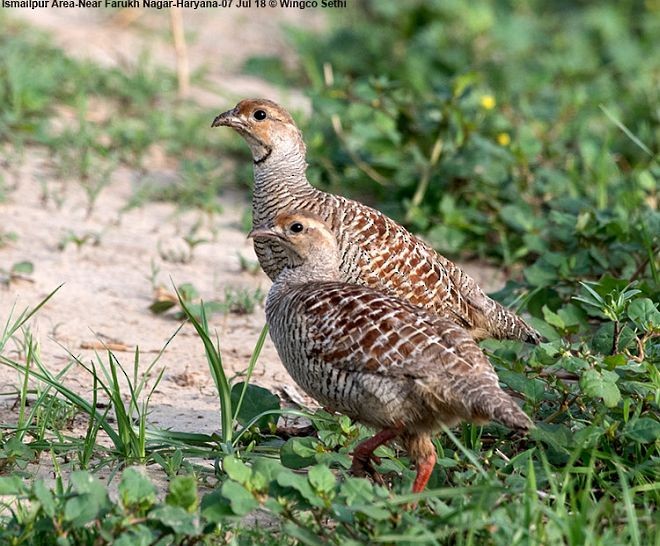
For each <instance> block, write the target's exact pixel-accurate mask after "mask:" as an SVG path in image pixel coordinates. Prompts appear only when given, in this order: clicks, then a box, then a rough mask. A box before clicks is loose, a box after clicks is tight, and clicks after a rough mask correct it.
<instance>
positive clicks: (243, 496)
mask: <svg viewBox="0 0 660 546" xmlns="http://www.w3.org/2000/svg"><path fill="white" fill-rule="evenodd" d="M221 491H222V495H223V496H224V497H225V498H226V499H227V500H228V501H229V504H230V506H231V510H232V512H233V513H234V514H236V515H237V516H245V515H246V514H249V513H250V512H252V510H254V509H255V508H257V507H258V506H259V503H258V502H257V501H256V499H255V498H254V496H253V495H252V493H250V492H249V491H248V490H247V489H245V487H243V486H242V485H241V484H240V483H237V482H235V481H226V482H225V483H223V484H222V488H221Z"/></svg>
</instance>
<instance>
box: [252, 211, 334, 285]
mask: <svg viewBox="0 0 660 546" xmlns="http://www.w3.org/2000/svg"><path fill="white" fill-rule="evenodd" d="M248 237H251V238H253V239H267V240H269V241H271V244H275V245H277V246H279V247H280V248H281V249H282V250H283V251H284V253H285V254H286V256H287V258H288V261H289V263H288V264H287V267H289V268H290V269H292V268H296V267H301V266H305V267H306V268H307V269H310V270H314V271H317V272H318V273H319V274H320V273H323V276H324V277H326V276H328V275H329V274H331V275H330V276H332V277H336V273H338V270H339V248H338V245H337V239H336V237H335V235H334V233H333V232H332V229H331V228H330V227H329V226H328V224H327V223H326V222H324V221H323V219H322V218H321V217H320V216H318V215H317V214H314V213H312V212H308V211H293V212H290V211H286V212H281V213H280V214H278V215H277V216H276V217H275V219H274V220H273V221H272V222H269V223H268V224H264V225H261V226H257V227H255V228H254V229H253V230H252V231H250V233H249V234H248Z"/></svg>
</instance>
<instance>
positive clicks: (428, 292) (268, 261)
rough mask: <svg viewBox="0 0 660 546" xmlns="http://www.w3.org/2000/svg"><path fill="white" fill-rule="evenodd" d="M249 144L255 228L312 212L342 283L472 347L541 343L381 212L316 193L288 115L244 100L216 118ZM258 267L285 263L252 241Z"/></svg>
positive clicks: (274, 269)
mask: <svg viewBox="0 0 660 546" xmlns="http://www.w3.org/2000/svg"><path fill="white" fill-rule="evenodd" d="M212 126H213V127H219V126H227V127H231V128H232V129H234V130H235V131H237V132H238V133H239V134H240V135H241V136H242V137H243V138H244V139H245V141H246V142H247V144H248V145H249V147H250V150H251V151H252V157H253V160H254V192H253V200H252V206H253V227H254V226H259V225H262V224H263V223H264V222H269V221H272V220H274V218H275V216H276V215H277V214H278V213H279V212H282V211H284V210H286V209H291V208H295V209H301V210H308V211H311V212H314V213H316V214H318V215H319V216H321V218H322V219H323V220H324V221H325V222H327V224H328V225H329V226H330V229H331V230H332V233H333V234H334V235H335V237H336V238H337V241H338V243H339V270H340V273H341V280H343V281H346V282H350V283H357V284H361V285H366V286H371V287H373V288H377V289H379V290H384V291H386V292H388V293H390V294H393V295H396V296H398V297H400V298H403V299H404V300H406V301H408V302H410V303H411V304H414V305H417V306H421V307H424V308H426V309H428V310H429V311H431V312H433V313H435V314H437V315H438V316H441V317H446V318H449V319H450V320H452V321H453V322H455V323H456V324H458V325H459V326H461V327H462V328H464V329H466V330H468V331H469V332H470V334H471V335H472V337H473V338H474V339H476V340H480V339H484V338H488V337H492V338H498V339H517V340H522V341H526V342H529V343H539V342H540V341H541V336H540V334H539V333H538V332H537V331H536V330H534V329H533V328H532V327H530V326H529V325H528V324H527V323H525V321H524V320H523V319H522V318H520V317H519V316H518V315H516V314H515V313H514V312H513V311H511V310H509V309H507V308H505V307H504V306H502V305H501V304H499V303H498V302H496V301H494V300H493V299H491V298H489V297H488V296H487V295H486V294H485V293H484V291H483V290H482V289H481V288H480V287H479V286H478V284H477V283H476V281H475V280H474V279H473V278H472V277H470V276H469V275H467V274H466V273H465V272H464V271H463V270H462V269H461V268H459V267H458V266H457V265H455V264H454V263H452V262H451V261H449V260H448V259H447V258H445V257H444V256H442V255H440V254H439V253H437V252H436V251H435V250H433V249H432V248H431V247H430V246H429V245H427V244H426V243H425V242H424V241H422V240H421V239H419V238H418V237H416V236H415V235H413V234H411V233H410V232H408V231H407V230H406V229H405V228H404V227H403V226H401V225H399V224H397V223H396V222H395V221H394V220H391V219H390V218H388V217H387V216H385V215H384V214H382V213H380V212H379V211H377V210H375V209H373V208H371V207H368V206H366V205H363V204H362V203H359V202H357V201H353V200H350V199H346V198H344V197H341V196H338V195H333V194H329V193H326V192H323V191H321V190H319V189H316V188H314V187H313V186H312V185H311V184H310V183H309V181H308V180H307V176H306V170H307V162H306V159H305V154H306V148H305V143H304V142H303V138H302V134H301V132H300V130H299V129H298V127H297V126H296V124H295V122H294V120H293V118H292V117H291V116H290V115H289V113H288V112H287V111H286V110H284V109H283V108H282V107H281V106H279V105H277V104H276V103H274V102H272V101H270V100H265V99H246V100H242V101H241V102H239V103H238V104H237V105H236V107H234V108H232V109H231V110H229V111H227V112H224V113H222V114H220V115H218V116H217V117H216V118H215V120H214V121H213V124H212ZM254 248H255V251H256V254H257V257H258V259H259V263H260V264H261V267H262V268H263V270H264V271H265V272H266V274H267V275H268V276H269V277H270V278H271V279H275V278H277V276H278V275H279V273H280V272H281V271H282V269H283V268H284V267H285V265H286V263H287V257H286V255H285V253H284V251H283V250H282V248H281V246H280V245H277V244H274V243H273V241H272V239H270V238H261V237H255V240H254Z"/></svg>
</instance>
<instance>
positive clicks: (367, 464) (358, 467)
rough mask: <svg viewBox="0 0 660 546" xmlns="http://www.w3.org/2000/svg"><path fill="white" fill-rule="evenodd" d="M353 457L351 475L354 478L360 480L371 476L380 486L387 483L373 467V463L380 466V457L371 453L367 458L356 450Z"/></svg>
mask: <svg viewBox="0 0 660 546" xmlns="http://www.w3.org/2000/svg"><path fill="white" fill-rule="evenodd" d="M352 455H353V462H352V463H351V468H350V473H351V474H352V475H353V476H356V477H358V478H364V477H366V476H369V477H371V479H372V480H373V481H375V482H376V483H377V484H379V485H383V484H384V483H385V481H384V480H383V476H382V475H381V474H380V473H379V472H378V471H377V470H376V469H375V468H374V465H373V463H375V464H380V462H381V461H380V457H378V456H377V455H374V454H373V453H369V454H367V455H366V456H365V455H363V454H361V453H358V451H357V450H355V451H354V452H353V453H352Z"/></svg>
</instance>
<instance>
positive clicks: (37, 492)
mask: <svg viewBox="0 0 660 546" xmlns="http://www.w3.org/2000/svg"><path fill="white" fill-rule="evenodd" d="M32 491H33V492H34V496H35V497H36V498H37V500H38V501H39V502H40V503H41V507H42V508H43V510H44V512H45V513H46V515H47V516H49V517H53V516H54V515H55V498H54V497H53V492H52V491H51V490H50V489H48V487H46V483H45V482H44V481H43V480H37V481H36V482H34V486H33V487H32Z"/></svg>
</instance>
